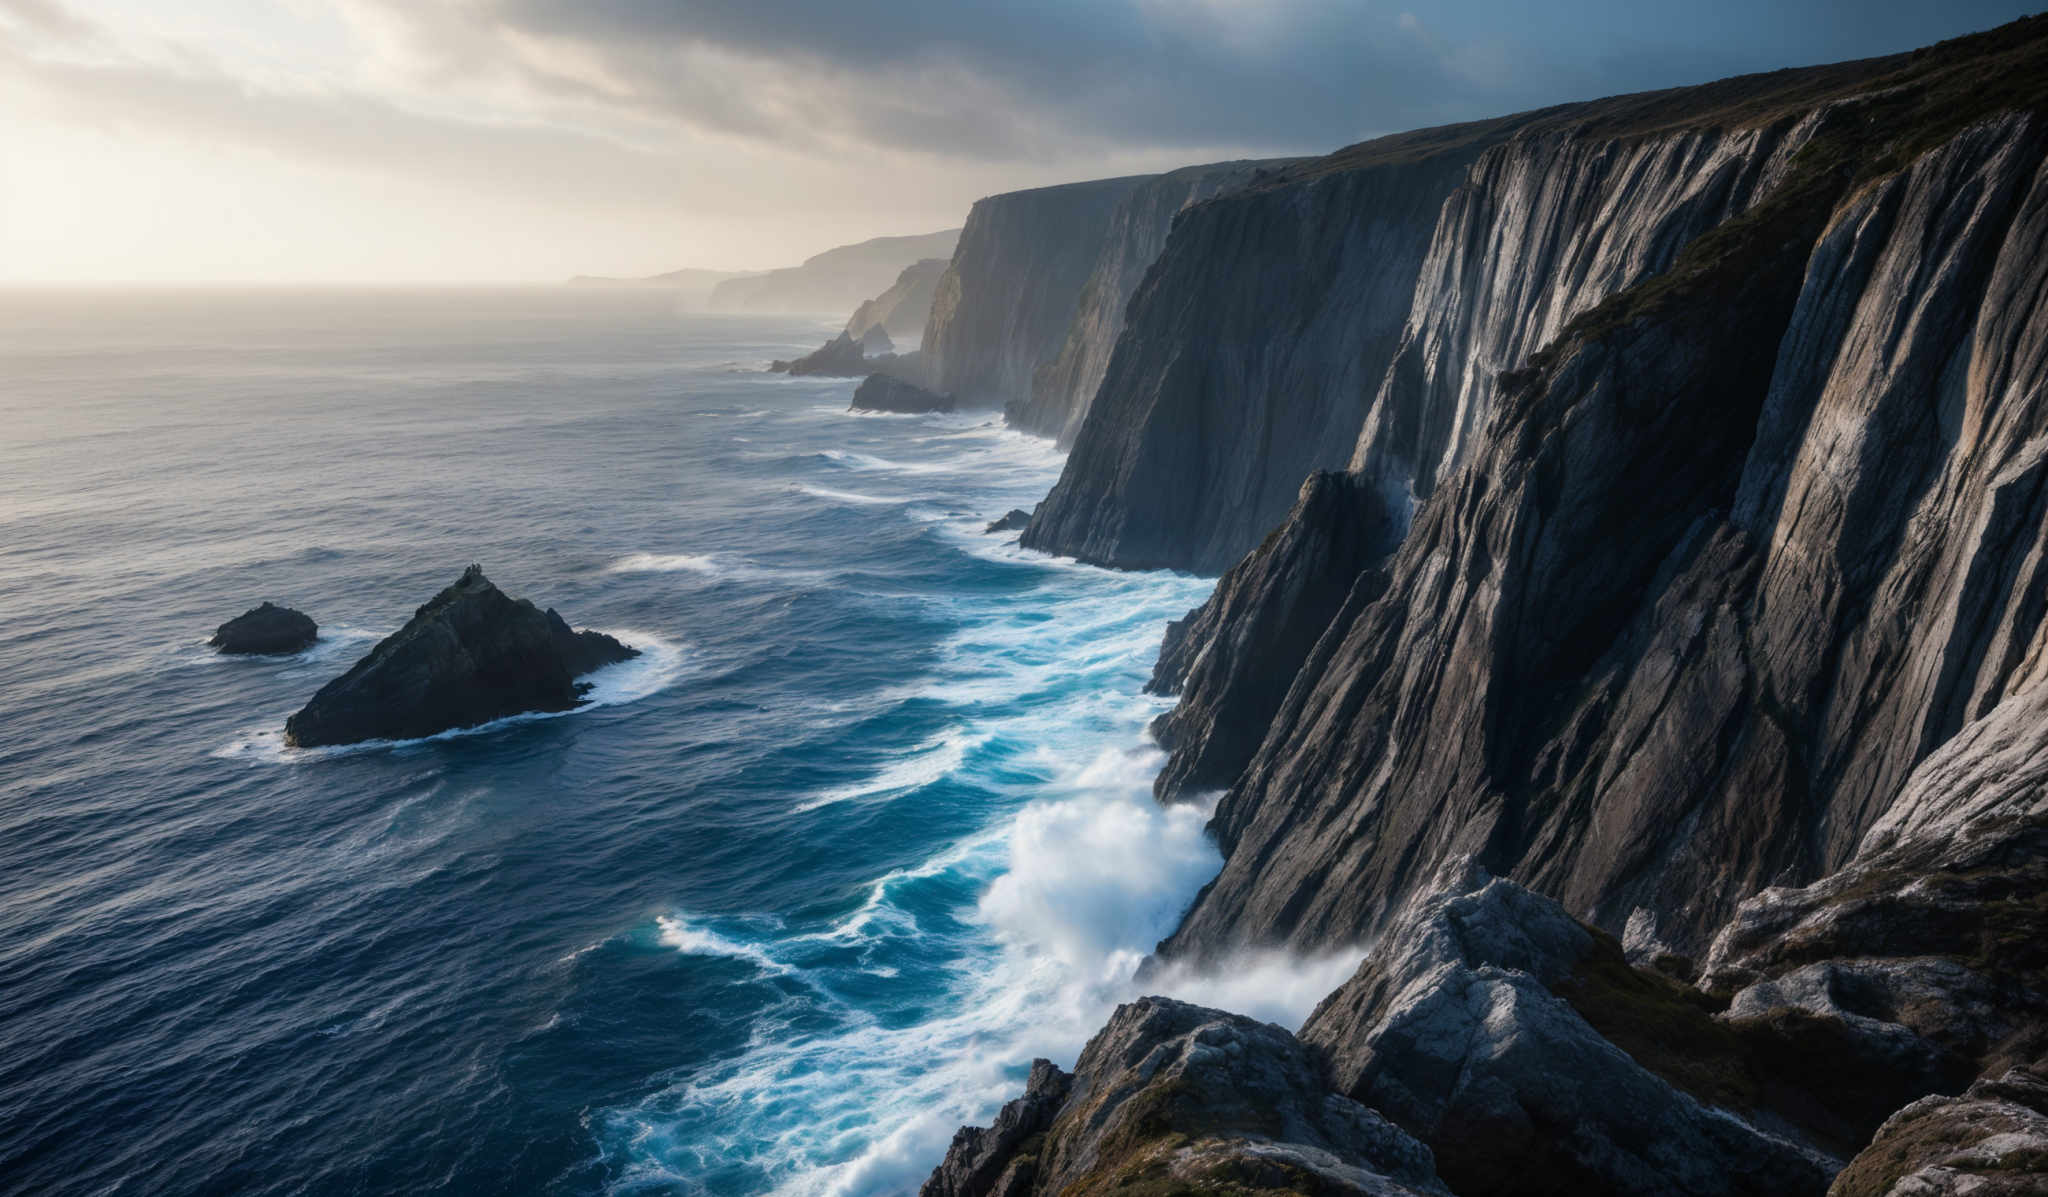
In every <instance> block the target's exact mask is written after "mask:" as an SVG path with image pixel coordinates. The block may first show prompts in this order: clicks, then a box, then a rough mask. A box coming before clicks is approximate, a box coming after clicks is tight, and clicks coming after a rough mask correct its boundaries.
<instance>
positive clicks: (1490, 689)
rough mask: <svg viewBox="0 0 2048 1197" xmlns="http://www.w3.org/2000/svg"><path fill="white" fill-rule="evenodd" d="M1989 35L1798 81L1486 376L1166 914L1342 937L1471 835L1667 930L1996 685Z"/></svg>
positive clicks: (2018, 289)
mask: <svg viewBox="0 0 2048 1197" xmlns="http://www.w3.org/2000/svg"><path fill="white" fill-rule="evenodd" d="M2018 41H2019V45H2018V46H2017V48H2014V47H2012V46H2011V45H2002V47H2001V48H2000V50H1999V53H1998V54H1995V55H1991V56H1990V57H1989V59H1988V60H1986V58H1985V56H1984V55H1982V54H1977V55H1974V56H1973V55H1972V54H1970V53H1969V52H1968V51H1969V49H1970V47H1971V45H1972V43H1963V46H1964V49H1963V50H1961V51H1957V50H1951V51H1950V52H1949V53H1947V54H1945V55H1944V54H1939V53H1930V54H1929V55H1926V56H1922V57H1920V58H1916V59H1914V60H1913V62H1914V66H1913V68H1912V69H1911V70H1910V71H1908V72H1906V74H1905V75H1903V76H1901V77H1894V78H1888V80H1887V82H1888V83H1889V84H1890V85H1889V86H1885V87H1882V88H1878V89H1875V90H1874V91H1872V92H1871V93H1870V94H1869V95H1867V96H1851V97H1849V98H1846V99H1843V100H1841V101H1838V102H1835V103H1832V104H1829V105H1826V106H1824V107H1823V108H1822V110H1821V111H1820V113H1819V115H1818V116H1817V117H1815V118H1814V119H1812V120H1811V121H1810V122H1803V123H1805V124H1807V125H1808V127H1807V129H1806V130H1805V132H1804V133H1803V134H1802V136H1804V137H1806V138H1807V139H1808V143H1809V144H1808V147H1807V151H1806V152H1805V153H1803V154H1802V155H1801V156H1800V158H1799V161H1800V163H1801V166H1800V167H1799V168H1798V169H1797V170H1795V171H1794V172H1793V174H1792V175H1791V176H1788V177H1787V179H1786V180H1785V181H1782V182H1781V183H1780V184H1779V185H1778V186H1777V187H1776V188H1775V189H1774V190H1773V191H1772V193H1771V194H1770V196H1769V197H1768V199H1767V200H1765V201H1764V202H1762V203H1760V204H1758V205H1756V206H1755V207H1754V208H1753V209H1752V210H1751V212H1750V213H1749V214H1747V215H1745V216H1742V217H1739V218H1737V219H1734V220H1731V221H1728V222H1726V223H1725V224H1724V225H1723V226H1721V227H1720V228H1718V229H1716V230H1715V231H1714V232H1713V233H1712V234H1711V235H1709V236H1705V237H1702V238H1699V239H1697V240H1696V241H1695V242H1694V244H1693V247H1692V248H1691V249H1689V250H1688V251H1686V252H1685V253H1684V254H1682V255H1681V258H1680V259H1679V262H1678V264H1677V265H1676V266H1674V268H1673V269H1672V270H1671V271H1669V272H1667V273H1666V274H1665V275H1662V276H1659V277H1657V278H1655V279H1652V280H1650V281H1649V282H1647V283H1645V284H1642V285H1639V286H1638V287H1637V288H1634V289H1632V290H1630V291H1628V292H1624V293H1623V294H1622V295H1621V296H1619V297H1617V298H1616V299H1614V300H1612V301H1610V302H1609V303H1607V304H1605V305H1603V306H1602V307H1600V308H1598V309H1596V310H1595V311H1593V312H1591V313H1588V314H1587V315H1586V316H1584V317H1582V318H1581V319H1580V320H1579V321H1578V322H1577V323H1576V324H1575V325H1574V326H1573V327H1572V328H1571V329H1570V330H1569V331H1568V333H1567V335H1566V336H1565V337H1564V338H1562V339H1561V340H1560V342H1559V343H1558V344H1557V345H1556V346H1555V347H1554V348H1553V349H1551V350H1547V351H1545V352H1544V353H1541V354H1538V355H1536V357H1535V358H1534V359H1533V366H1532V367H1531V368H1530V369H1526V370H1521V371H1517V372H1514V373H1513V374H1512V376H1511V377H1509V378H1508V379H1506V380H1505V381H1504V384H1503V387H1504V389H1503V390H1502V391H1501V393H1500V394H1499V395H1498V396H1497V397H1496V399H1495V400H1494V402H1495V403H1496V404H1497V405H1498V410H1497V411H1496V413H1495V416H1494V418H1493V419H1492V421H1491V422H1490V423H1489V425H1488V427H1487V431H1486V434H1485V435H1484V436H1483V437H1482V438H1480V441H1479V444H1478V446H1477V448H1475V449H1474V450H1472V451H1471V460H1470V461H1469V462H1468V463H1467V464H1466V465H1465V466H1464V467H1462V468H1461V469H1459V470H1457V471H1456V472H1454V473H1453V474H1452V475H1451V476H1450V477H1449V479H1448V480H1447V481H1446V482H1445V483H1444V484H1442V485H1441V486H1439V487H1438V489H1437V490H1436V491H1435V493H1434V494H1433V495H1432V497H1431V498H1430V499H1429V500H1428V501H1427V502H1425V503H1424V504H1423V505H1422V507H1421V508H1420V509H1419V510H1418V512H1417V514H1416V517H1415V520H1414V523H1413V527H1412V529H1411V531H1410V533H1409V536H1408V538H1407V540H1406V541H1405V542H1404V543H1403V544H1402V546H1401V548H1400V549H1399V550H1398V552H1397V553H1396V554H1395V555H1394V557H1393V558H1392V559H1391V560H1390V561H1389V564H1388V566H1387V574H1388V579H1389V582H1388V586H1387V590H1386V593H1385V594H1384V595H1383V596H1382V597H1381V598H1379V599H1378V600H1377V601H1374V602H1372V603H1370V604H1369V605H1365V606H1363V607H1362V609H1359V610H1357V611H1356V612H1355V613H1354V614H1352V615H1347V616H1345V617H1344V618H1346V619H1347V620H1348V626H1345V627H1342V628H1333V629H1332V630H1331V635H1330V636H1329V637H1328V638H1326V642H1327V643H1329V644H1330V650H1329V651H1328V652H1327V653H1324V652H1318V654H1317V659H1316V661H1315V662H1314V668H1313V675H1312V676H1311V675H1310V674H1309V671H1304V674H1303V676H1301V677H1299V678H1298V679H1297V680H1296V684H1295V685H1294V686H1293V688H1292V689H1291V691H1290V692H1289V697H1288V698H1287V700H1286V701H1285V703H1284V704H1283V707H1282V709H1281V711H1280V713H1279V715H1278V716H1277V717H1276V718H1275V719H1274V721H1273V723H1272V725H1271V730H1270V734H1269V735H1268V737H1267V738H1266V741H1265V743H1264V744H1263V746H1262V747H1261V749H1260V751H1259V753H1258V755H1257V756H1256V757H1255V759H1254V760H1253V762H1252V764H1251V765H1250V767H1249V768H1248V769H1247V771H1246V773H1245V775H1244V776H1243V778H1242V779H1241V780H1240V782H1239V783H1238V785H1237V786H1236V787H1235V788H1234V789H1233V791H1232V792H1231V793H1230V795H1228V796H1227V797H1226V799H1225V800H1224V802H1223V804H1222V805H1221V807H1220V808H1219V811H1218V815H1217V822H1216V827H1217V831H1218V834H1219V838H1220V839H1221V840H1222V842H1223V844H1224V846H1225V848H1226V851H1227V861H1226V864H1225V867H1224V871H1223V874H1222V876H1220V877H1219V878H1218V880H1217V882H1216V883H1215V884H1214V885H1213V886H1212V887H1211V888H1210V889H1209V890H1208V891H1207V892H1206V893H1205V894H1204V895H1203V897H1202V898H1201V899H1200V900H1199V901H1198V903H1197V905H1196V907H1195V908H1194V910H1193V911H1192V912H1191V913H1190V915H1189V916H1188V919H1187V921H1186V922H1185V923H1184V925H1183V927H1182V929H1181V931H1180V932H1178V933H1177V934H1176V936H1175V937H1174V939H1173V940H1171V941H1169V944H1168V947H1169V948H1170V949H1172V950H1180V951H1194V952H1203V951H1210V950H1215V949H1219V948H1222V947H1225V946H1228V945H1230V944H1235V943H1244V942H1258V941H1275V940H1277V941H1285V942H1291V943H1294V944H1297V945H1301V946H1308V947H1313V946H1323V945H1329V944H1334V943H1341V942H1349V941H1351V940H1353V939H1357V938H1361V937H1367V936H1370V935H1371V934H1372V933H1373V931H1374V930H1375V928H1376V927H1377V926H1378V924H1379V923H1380V922H1381V921H1382V920H1383V919H1384V918H1385V917H1386V915H1387V913H1388V912H1389V911H1390V910H1391V909H1393V908H1394V906H1396V905H1398V902H1399V900H1400V897H1401V895H1402V894H1403V892H1404V891H1405V889H1406V888H1408V887H1410V886H1412V885H1413V884H1414V883H1415V880H1416V876H1417V872H1418V869H1419V868H1426V867H1427V862H1429V861H1430V860H1433V859H1441V858H1443V857H1445V856H1447V855H1451V854H1455V853H1458V852H1476V853H1480V854H1481V855H1482V857H1483V859H1485V860H1486V861H1487V863H1488V864H1489V866H1490V867H1493V868H1495V869H1496V870H1499V871H1503V872H1508V873H1511V874H1512V875H1514V876H1516V877H1518V878H1521V879H1524V880H1527V881H1528V882H1530V883H1531V884H1534V885H1536V886H1537V887H1538V888H1540V889H1543V890H1544V891H1546V892H1549V893H1553V894H1556V895H1557V896H1559V897H1560V898H1562V899H1563V900H1564V901H1565V902H1566V904H1567V905H1568V906H1569V907H1570V908H1571V909H1573V910H1575V911H1579V912H1581V913H1583V914H1585V915H1587V916H1588V917H1591V918H1593V919H1594V920H1595V921H1597V922H1599V923H1600V924H1601V925H1604V926H1607V927H1609V928H1612V929H1615V930H1620V929H1621V928H1623V927H1624V926H1625V925H1626V926H1628V927H1629V929H1630V932H1631V937H1632V940H1635V941H1638V942H1640V943H1643V944H1661V945H1663V946H1664V947H1665V948H1669V949H1675V950H1677V951H1679V952H1682V953H1690V952H1695V951H1697V950H1698V949H1699V948H1701V947H1703V946H1704V942H1705V938H1706V936H1707V935H1708V934H1710V933H1711V931H1712V930H1713V928H1714V927H1716V926H1718V925H1719V923H1720V922H1721V921H1723V920H1724V919H1725V918H1726V917H1727V916H1728V914H1729V913H1730V912H1731V911H1732V910H1733V908H1734V906H1735V904H1736V903H1738V902H1740V901H1741V900H1742V899H1744V898H1746V897H1748V896H1749V895H1750V894H1752V893H1754V892H1756V891H1757V890H1758V889H1761V888H1763V887H1764V886H1766V885H1770V884H1773V883H1782V882H1786V881H1792V882H1797V881H1804V880H1807V879H1810V878H1813V877H1816V876H1819V875H1821V874H1823V873H1825V872H1827V871H1830V870H1831V869H1834V868H1836V867H1839V866H1840V865H1841V864H1842V863H1844V862H1845V861H1846V860H1847V859H1848V858H1849V856H1850V855H1851V853H1852V852H1853V850H1854V848H1855V845H1856V843H1857V841H1858V839H1859V838H1860V837H1861V835H1862V834H1863V832H1864V831H1865V830H1866V829H1867V828H1869V827H1870V826H1871V825H1872V824H1873V822H1874V821H1875V820H1876V819H1877V818H1878V817H1879V816H1880V815H1881V814H1882V813H1883V812H1884V810H1885V809H1886V808H1887V807H1888V806H1889V805H1890V804H1891V802H1892V800H1893V798H1894V796H1895V795H1896V794H1897V793H1898V792H1899V787H1900V785H1901V784H1902V783H1903V781H1904V779H1905V777H1906V775H1907V773H1908V772H1909V771H1910V770H1911V768H1912V767H1913V766H1914V765H1915V764H1916V763H1917V762H1918V761H1920V760H1921V759H1923V758H1925V757H1926V755H1927V754H1928V753H1929V752H1931V751H1932V750H1933V749H1934V748H1935V747H1937V746H1939V744H1940V743H1942V742H1943V741H1944V740H1945V739H1947V738H1948V737H1949V736H1951V735H1953V734H1954V733H1955V731H1956V730H1957V729H1958V728H1960V727H1961V726H1962V725H1963V723H1964V722H1965V721H1966V720H1967V719H1968V718H1969V717H1971V716H1972V715H1974V714H1976V713H1978V712H1981V711H1983V710H1986V709H1988V707H1989V706H1990V705H1991V704H1994V703H1996V702H1997V701H1998V700H1999V699H2000V698H2001V697H2002V696H2003V695H2005V694H2007V693H2009V692H2011V690H2012V688H2013V687H2014V686H2015V685H2016V684H2017V681H2018V679H2019V677H2020V673H2019V670H2020V667H2021V665H2022V664H2023V663H2024V662H2025V661H2027V660H2029V659H2030V657H2031V656H2032V655H2034V654H2036V653H2038V652H2039V651H2040V641H2041V636H2040V613H2041V610H2042V606H2043V601H2044V593H2048V574H2044V572H2043V565H2044V545H2043V543H2042V537H2043V527H2044V523H2043V520H2044V515H2048V493H2044V491H2043V488H2042V487H2041V485H2040V484H2041V481H2042V479H2043V477H2044V476H2048V475H2044V468H2048V307H2044V296H2048V265H2044V258H2043V251H2044V250H2048V243H2044V239H2048V186H2044V179H2043V175H2042V159H2043V150H2044V138H2043V134H2042V127H2041V123H2040V122H2039V121H2038V120H2036V119H2034V118H2029V117H2025V116H2018V115H2006V116H1990V117H1988V118H1986V119H1982V120H1980V121H1979V122H1978V123H1976V124H1974V125H1970V126H1969V127H1967V128H1958V126H1959V125H1962V124H1963V123H1964V122H1965V121H1966V120H1967V119H1968V118H1969V117H1970V116H1971V115H1972V110H1971V107H1970V101H1969V100H1968V99H1967V96H1980V95H1981V96H1986V97H1988V98H1986V99H1985V100H1984V104H1996V103H1998V102H1999V100H1998V92H1997V89H1996V88H1994V87H1989V86H1983V85H1984V84H1985V81H1986V80H1996V79H1999V78H2007V79H2013V78H2017V79H2020V80H2026V79H2030V78H2031V79H2038V78H2039V77H2040V73H2039V69H2038V68H2040V67H2042V66H2043V65H2044V63H2043V62H2041V61H2039V60H2041V59H2042V58H2043V57H2044V56H2043V54H2042V52H2041V42H2042V38H2041V37H2040V36H2039V34H2038V32H2037V31H2031V30H2029V31H2027V32H2026V33H2024V34H2023V35H2022V36H2021V37H2019V39H2018ZM2015 62H2017V63H2018V64H2019V65H2017V66H2016V65H2014V64H2015ZM2001 72H2002V73H2001ZM1972 79H1974V80H1975V82H1976V84H1978V85H1979V86H1978V90H1976V91H1968V92H1966V91H1965V89H1966V88H1968V87H1970V86H1971V84H1970V83H1969V82H1967V81H1969V80H1972ZM1982 107H1983V104H1980V105H1979V108H1980V109H1981V108H1982ZM1929 147H1931V148H1929ZM1887 172H1889V173H1887ZM1078 452H1079V449H1078V447H1077V453H1078ZM1036 526H1037V524H1036V523H1034V527H1036ZM1027 543H1029V541H1028V539H1027Z"/></svg>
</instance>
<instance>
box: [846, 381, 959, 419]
mask: <svg viewBox="0 0 2048 1197" xmlns="http://www.w3.org/2000/svg"><path fill="white" fill-rule="evenodd" d="M847 410H848V411H886V412H897V413H899V414H912V413H917V412H930V411H952V410H953V397H952V396H951V395H940V394H937V393H935V392H932V391H928V390H926V389H924V388H923V387H921V386H918V385H917V384H916V383H914V382H905V381H904V380H903V379H901V378H896V377H894V376H892V375H888V374H870V375H868V376H867V377H866V378H864V379H862V380H861V384H860V386H858V387H856V388H855V389H854V392H853V402H852V403H850V404H848V405H847Z"/></svg>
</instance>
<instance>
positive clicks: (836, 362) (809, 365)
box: [768, 332, 874, 378]
mask: <svg viewBox="0 0 2048 1197" xmlns="http://www.w3.org/2000/svg"><path fill="white" fill-rule="evenodd" d="M873 369H874V366H873V364H872V363H870V362H869V361H868V354H867V346H866V345H864V344H862V343H861V342H860V341H858V340H855V339H854V338H853V337H852V336H851V335H849V334H847V333H843V332H842V333H840V334H839V335H838V336H836V337H834V338H832V339H831V340H829V341H827V342H825V343H824V344H823V345H820V346H819V347H818V348H816V349H813V350H812V351H811V352H809V353H806V354H805V355H803V356H802V357H800V358H795V359H792V360H790V361H783V360H782V359H780V358H777V359H776V360H775V361H772V362H770V363H769V364H768V370H769V372H770V373H773V374H791V375H797V376H803V375H821V376H824V377H829V378H860V377H863V376H865V375H867V374H868V373H870V372H871V371H872V370H873Z"/></svg>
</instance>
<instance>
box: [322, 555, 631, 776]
mask: <svg viewBox="0 0 2048 1197" xmlns="http://www.w3.org/2000/svg"><path fill="white" fill-rule="evenodd" d="M639 655H640V654H639V650H638V649H635V648H632V647H630V646H628V645H625V644H621V643H620V642H619V641H617V640H615V639H613V638H612V637H610V636H607V635H605V634H603V633H602V632H593V631H580V632H579V631H575V630H573V629H571V628H570V627H569V625H568V623H567V622H566V621H565V620H563V619H562V617H561V616H560V615H558V614H557V613H556V612H555V611H554V609H553V608H549V609H548V610H546V611H545V612H543V611H542V610H541V609H539V608H537V607H535V606H534V605H533V604H532V603H530V602H528V601H526V600H525V599H514V598H512V597H510V596H508V595H506V594H505V593H504V592H503V591H501V590H499V589H498V588H497V587H496V586H495V585H493V584H492V583H491V581H490V579H488V578H486V577H484V572H483V568H482V567H481V566H476V565H472V566H470V567H469V568H468V569H466V570H464V571H463V573H462V577H460V578H459V579H457V580H456V582H455V584H454V585H452V586H450V587H448V588H447V589H445V590H443V591H441V593H439V594H437V595H435V596H434V597H433V599H431V600H430V601H429V602H428V603H427V604H426V605H425V606H423V607H421V608H420V609H419V610H418V611H417V612H415V613H414V615H413V617H412V619H411V620H409V621H408V622H407V623H406V625H405V626H404V627H402V628H400V629H399V630H398V631H397V632H395V633H393V634H392V635H390V636H388V637H386V638H385V639H384V640H383V641H381V642H379V643H378V645H377V646H376V647H375V648H373V649H371V650H370V652H369V654H368V655H366V656H365V657H363V659H362V660H360V661H357V662H356V663H355V665H354V666H353V667H352V668H350V669H349V671H348V672H347V673H344V674H342V675H341V676H340V677H338V678H336V679H334V680H333V681H331V682H329V683H327V684H326V685H325V686H322V687H321V688H320V690H319V692H318V693H316V694H315V695H313V698H312V701H310V702H308V703H307V704H306V705H305V707H304V709H302V710H300V711H299V712H298V713H297V714H295V715H293V716H292V717H291V718H290V719H289V720H287V721H286V722H285V743H286V744H288V745H291V746H292V747H295V748H316V747H321V746H326V745H334V744H354V743H360V742H362V741H364V740H414V739H419V738H421V737H423V736H431V735H434V734H436V733H438V732H444V731H451V730H454V729H456V728H461V727H474V726H476V725H478V724H482V723H489V722H491V721H493V720H496V719H504V718H507V717H509V716H512V715H523V714H529V713H533V712H541V711H565V710H569V709H571V708H573V707H575V706H578V705H580V704H581V703H582V702H583V695H584V693H585V692H586V691H588V690H589V688H590V687H589V685H588V683H579V682H577V681H576V680H575V679H576V678H578V677H580V676H582V675H583V674H586V673H589V672H591V671H593V670H596V669H599V668H602V667H603V666H606V665H611V664H616V663H617V662H620V661H624V660H628V659H630V658H632V657H636V656H639Z"/></svg>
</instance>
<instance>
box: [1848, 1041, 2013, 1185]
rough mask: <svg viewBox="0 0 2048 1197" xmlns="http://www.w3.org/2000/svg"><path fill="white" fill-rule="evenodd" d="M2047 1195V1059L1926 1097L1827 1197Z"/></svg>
mask: <svg viewBox="0 0 2048 1197" xmlns="http://www.w3.org/2000/svg"><path fill="white" fill-rule="evenodd" d="M2043 1193H2048V1058H2043V1059H2040V1060H2036V1061H2034V1063H2033V1064H2032V1065H2031V1066H2029V1067H2025V1068H2013V1069H2009V1070H2007V1071H2006V1072H2005V1073H2003V1074H2001V1075H2000V1076H1998V1077H1997V1078H1995V1079H1990V1078H1987V1079H1985V1080H1980V1081H1978V1082H1977V1083H1976V1084H1974V1085H1971V1086H1970V1088H1969V1089H1968V1091H1966V1092H1964V1093H1963V1094H1962V1095H1960V1096H1956V1097H1926V1098H1922V1099H1921V1100H1919V1101H1916V1102H1914V1103H1913V1104H1912V1105H1909V1106H1907V1107H1906V1108H1905V1109H1903V1110H1900V1111H1899V1112H1898V1113H1897V1114H1895V1115H1893V1116H1892V1117H1891V1119H1890V1120H1888V1121H1887V1122H1886V1123H1885V1124H1884V1126H1883V1127H1882V1128H1881V1129H1880V1130H1879V1131H1878V1132H1877V1138H1876V1139H1875V1140H1874V1141H1872V1143H1871V1144H1870V1146H1869V1147H1866V1148H1864V1149H1863V1151H1862V1152H1861V1153H1860V1154H1858V1155H1857V1156H1856V1158H1855V1159H1853V1160H1850V1161H1849V1166H1848V1167H1846V1168H1844V1169H1842V1171H1841V1174H1840V1175H1838V1176H1836V1177H1835V1183H1834V1187H1833V1188H1831V1189H1829V1190H1828V1197H2040V1195H2041V1194H2043Z"/></svg>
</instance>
